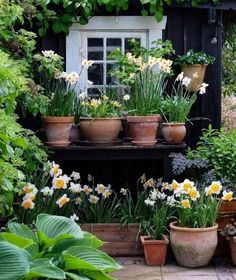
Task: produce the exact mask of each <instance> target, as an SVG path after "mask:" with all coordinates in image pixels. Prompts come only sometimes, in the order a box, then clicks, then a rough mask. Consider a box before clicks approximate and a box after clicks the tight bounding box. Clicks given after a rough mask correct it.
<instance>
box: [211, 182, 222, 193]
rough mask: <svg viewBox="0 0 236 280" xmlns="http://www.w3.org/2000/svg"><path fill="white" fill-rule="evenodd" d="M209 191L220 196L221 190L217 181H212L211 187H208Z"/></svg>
mask: <svg viewBox="0 0 236 280" xmlns="http://www.w3.org/2000/svg"><path fill="white" fill-rule="evenodd" d="M209 188H210V190H211V191H212V193H213V194H220V192H221V190H222V185H221V183H220V182H219V181H213V182H212V183H211V185H210V186H209Z"/></svg>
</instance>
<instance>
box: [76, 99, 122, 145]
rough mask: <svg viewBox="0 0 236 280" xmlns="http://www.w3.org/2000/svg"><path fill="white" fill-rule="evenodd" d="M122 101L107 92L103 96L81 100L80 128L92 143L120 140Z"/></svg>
mask: <svg viewBox="0 0 236 280" xmlns="http://www.w3.org/2000/svg"><path fill="white" fill-rule="evenodd" d="M121 111H122V105H121V103H120V102H118V101H117V100H115V99H114V98H113V97H110V96H108V95H105V94H101V97H99V98H97V99H95V98H92V99H90V98H88V97H87V98H85V99H84V100H83V101H82V102H81V110H80V130H81V133H82V135H83V136H84V137H85V138H86V139H87V140H89V141H90V142H92V143H95V144H96V143H97V144H106V143H112V142H114V141H117V140H118V135H119V133H120V130H121V118H120V116H121Z"/></svg>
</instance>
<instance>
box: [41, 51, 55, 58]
mask: <svg viewBox="0 0 236 280" xmlns="http://www.w3.org/2000/svg"><path fill="white" fill-rule="evenodd" d="M42 54H43V56H45V57H52V56H53V55H54V54H55V52H54V51H52V50H50V51H42Z"/></svg>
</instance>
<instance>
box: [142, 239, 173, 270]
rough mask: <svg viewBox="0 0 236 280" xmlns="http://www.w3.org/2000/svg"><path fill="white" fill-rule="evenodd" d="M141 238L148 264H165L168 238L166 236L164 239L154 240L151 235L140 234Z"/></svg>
mask: <svg viewBox="0 0 236 280" xmlns="http://www.w3.org/2000/svg"><path fill="white" fill-rule="evenodd" d="M140 239H141V242H142V244H143V249H144V254H145V260H146V263H147V265H158V266H161V265H164V264H165V261H166V252H167V246H168V244H169V240H168V238H167V237H166V236H164V240H153V239H151V238H150V237H149V236H140Z"/></svg>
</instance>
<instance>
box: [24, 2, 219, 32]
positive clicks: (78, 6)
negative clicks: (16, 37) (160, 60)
mask: <svg viewBox="0 0 236 280" xmlns="http://www.w3.org/2000/svg"><path fill="white" fill-rule="evenodd" d="M221 1H222V0H137V2H139V3H140V5H141V7H142V8H141V14H142V15H144V16H146V15H153V16H154V17H155V18H156V20H157V21H158V22H159V21H161V20H162V18H163V9H164V6H168V5H171V4H173V3H176V4H190V5H192V7H197V6H198V5H201V4H212V5H217V4H219V3H220V2H221ZM130 3H131V1H129V0H22V1H21V5H22V6H23V8H24V10H25V13H26V14H27V18H30V19H31V20H32V19H33V22H34V23H35V24H36V25H37V26H38V33H39V35H41V36H43V35H45V33H46V32H47V30H48V29H49V27H52V30H53V32H54V33H60V32H63V33H66V34H68V33H69V28H70V26H71V25H72V23H73V22H74V21H75V20H76V17H77V16H78V17H79V23H80V24H87V23H88V21H89V19H90V18H91V17H92V16H94V15H96V13H97V12H98V11H99V10H101V9H102V8H103V9H106V10H107V11H115V12H116V13H119V12H120V11H125V10H128V9H129V7H130V5H131V4H130ZM30 14H31V16H29V15H30Z"/></svg>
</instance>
